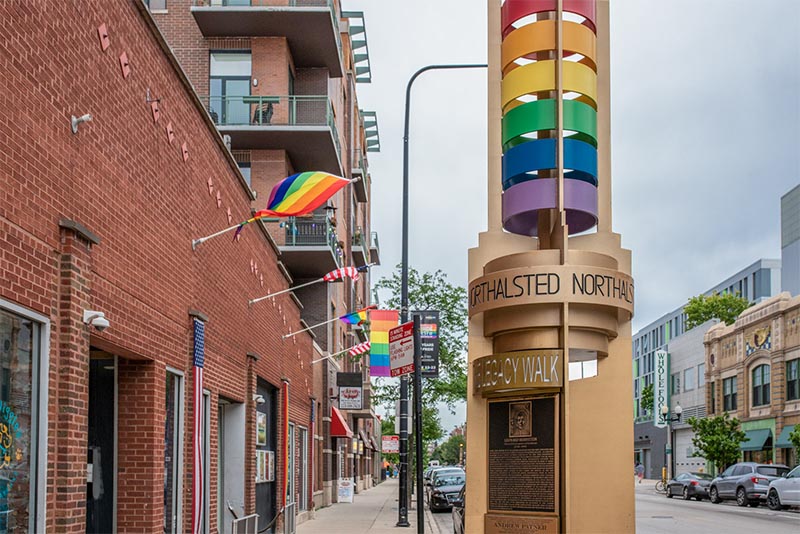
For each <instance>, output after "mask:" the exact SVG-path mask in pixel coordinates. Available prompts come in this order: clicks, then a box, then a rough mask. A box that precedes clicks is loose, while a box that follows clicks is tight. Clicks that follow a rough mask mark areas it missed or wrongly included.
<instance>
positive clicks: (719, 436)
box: [687, 412, 747, 471]
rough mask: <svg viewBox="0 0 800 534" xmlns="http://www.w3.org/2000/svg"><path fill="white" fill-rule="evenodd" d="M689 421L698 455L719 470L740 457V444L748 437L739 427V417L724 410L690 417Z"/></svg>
mask: <svg viewBox="0 0 800 534" xmlns="http://www.w3.org/2000/svg"><path fill="white" fill-rule="evenodd" d="M687 422H688V423H689V425H690V426H691V427H692V431H693V432H694V433H695V436H694V437H693V438H692V445H694V446H695V448H696V449H697V455H698V456H701V457H702V458H705V459H706V460H708V461H710V462H712V463H713V464H714V466H715V467H716V468H717V469H718V471H722V470H723V469H725V468H726V467H728V466H729V465H731V464H733V463H735V462H736V461H737V460H738V459H739V453H740V449H739V447H740V444H741V443H742V442H743V441H746V440H747V437H746V436H745V433H744V432H743V431H742V430H741V429H740V428H739V420H738V419H736V418H735V417H731V416H730V415H728V412H724V413H723V414H722V415H719V416H717V417H711V418H705V419H697V418H696V417H690V418H689V420H688V421H687Z"/></svg>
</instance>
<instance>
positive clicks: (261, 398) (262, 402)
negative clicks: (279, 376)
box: [253, 395, 267, 404]
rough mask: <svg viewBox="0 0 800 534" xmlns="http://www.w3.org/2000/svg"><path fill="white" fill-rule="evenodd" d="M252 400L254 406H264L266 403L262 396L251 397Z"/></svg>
mask: <svg viewBox="0 0 800 534" xmlns="http://www.w3.org/2000/svg"><path fill="white" fill-rule="evenodd" d="M253 400H254V401H255V403H256V404H264V403H265V402H267V401H266V400H264V395H253Z"/></svg>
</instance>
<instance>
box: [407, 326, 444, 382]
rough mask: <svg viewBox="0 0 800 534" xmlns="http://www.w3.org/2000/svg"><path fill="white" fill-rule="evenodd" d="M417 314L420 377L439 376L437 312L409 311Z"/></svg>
mask: <svg viewBox="0 0 800 534" xmlns="http://www.w3.org/2000/svg"><path fill="white" fill-rule="evenodd" d="M417 315H418V316H419V339H420V348H419V368H420V373H421V374H422V378H439V312H438V311H436V310H424V311H415V312H411V317H412V318H413V317H415V316H417Z"/></svg>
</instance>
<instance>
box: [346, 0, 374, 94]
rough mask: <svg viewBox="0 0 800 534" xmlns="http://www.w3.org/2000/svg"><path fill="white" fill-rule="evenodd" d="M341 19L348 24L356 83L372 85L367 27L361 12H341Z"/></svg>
mask: <svg viewBox="0 0 800 534" xmlns="http://www.w3.org/2000/svg"><path fill="white" fill-rule="evenodd" d="M342 18H344V19H348V21H349V22H350V43H351V46H352V48H353V63H354V65H355V75H356V83H372V68H371V66H370V63H369V46H368V44H367V27H366V24H365V23H364V12H363V11H343V12H342Z"/></svg>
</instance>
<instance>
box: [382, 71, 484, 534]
mask: <svg viewBox="0 0 800 534" xmlns="http://www.w3.org/2000/svg"><path fill="white" fill-rule="evenodd" d="M486 67H488V65H486V64H485V63H483V64H478V63H468V64H463V65H428V66H427V67H422V68H421V69H419V70H418V71H417V72H415V73H414V75H413V76H411V79H410V80H408V85H407V86H406V113H405V127H404V130H403V270H402V283H401V286H400V288H401V289H400V322H401V323H405V322H407V321H408V130H409V119H410V116H411V86H412V85H413V84H414V80H416V79H417V78H418V77H419V75H420V74H422V73H423V72H426V71H429V70H448V69H480V68H486ZM416 352H417V351H416V350H415V355H414V356H415V363H414V384H415V387H414V389H415V390H416V391H415V392H414V395H415V397H416V402H415V403H414V404H415V407H414V412H415V413H414V416H415V419H416V421H417V424H416V454H417V470H416V475H417V532H418V533H420V534H422V533H424V532H425V510H424V509H423V505H424V503H423V498H422V384H421V383H422V379H421V378H420V377H421V375H420V369H419V364H418V360H417V354H416ZM398 504H399V506H398V514H399V518H398V521H397V526H398V527H407V526H410V524H409V522H408V376H407V375H403V376H402V377H400V498H399V501H398Z"/></svg>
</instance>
